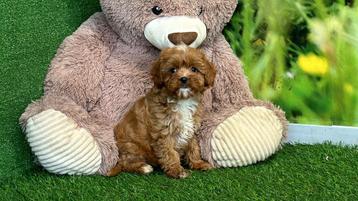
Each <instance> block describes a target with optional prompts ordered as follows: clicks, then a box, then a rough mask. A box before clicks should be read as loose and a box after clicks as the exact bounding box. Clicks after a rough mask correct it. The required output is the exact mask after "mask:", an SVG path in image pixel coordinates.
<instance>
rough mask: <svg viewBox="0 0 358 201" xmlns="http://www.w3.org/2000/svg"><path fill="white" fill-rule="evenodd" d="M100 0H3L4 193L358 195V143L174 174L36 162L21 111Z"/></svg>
mask: <svg viewBox="0 0 358 201" xmlns="http://www.w3.org/2000/svg"><path fill="white" fill-rule="evenodd" d="M99 10H100V7H99V4H98V1H97V0H77V1H72V0H52V1H36V0H17V1H1V2H0V19H1V22H2V24H1V26H0V36H1V37H0V75H1V78H0V86H1V88H0V200H94V199H100V200H157V199H159V200H219V199H220V200H255V199H256V200H306V199H309V200H358V189H357V188H356V187H357V186H358V182H357V181H358V178H357V173H358V172H357V171H358V170H357V169H358V151H357V148H347V147H337V146H333V145H327V144H325V145H315V146H304V145H299V146H291V145H289V146H285V147H284V149H283V150H282V151H280V152H279V153H278V154H277V155H275V156H273V157H272V158H270V159H269V160H267V161H265V162H263V163H260V164H257V165H253V166H249V167H245V168H232V169H218V170H213V171H210V172H205V173H203V172H194V173H193V175H192V176H191V177H190V178H189V179H185V180H180V181H179V180H172V179H168V178H166V177H165V176H164V175H163V174H162V173H161V172H160V171H159V172H158V171H157V172H155V173H154V174H152V175H149V176H138V175H134V174H121V175H119V176H118V177H114V178H105V177H101V176H81V177H80V176H56V175H52V174H49V173H47V172H45V171H43V170H42V169H41V168H38V167H36V166H34V165H33V162H32V160H33V158H32V156H31V152H30V149H29V146H28V144H27V143H26V140H25V138H24V135H23V134H22V133H21V129H20V126H19V125H18V118H19V116H20V115H21V113H22V112H23V111H24V109H25V108H26V106H27V105H28V104H29V103H30V102H31V101H32V100H36V99H38V98H39V97H41V95H42V93H43V80H44V78H45V75H46V72H47V66H48V64H49V63H50V61H51V59H52V58H53V56H54V54H55V53H56V50H57V48H58V46H59V45H60V44H61V42H62V41H63V39H64V38H65V37H66V36H68V35H70V34H71V33H72V32H73V31H74V30H75V29H76V28H77V27H78V26H79V25H80V24H81V23H82V22H83V21H84V20H86V19H87V18H88V17H89V16H90V15H91V14H92V13H94V12H96V11H99Z"/></svg>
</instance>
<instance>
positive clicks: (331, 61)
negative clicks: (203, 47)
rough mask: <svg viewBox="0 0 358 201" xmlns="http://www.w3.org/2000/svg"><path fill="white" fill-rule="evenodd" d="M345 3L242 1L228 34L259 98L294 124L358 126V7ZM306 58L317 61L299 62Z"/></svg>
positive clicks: (308, 0)
mask: <svg viewBox="0 0 358 201" xmlns="http://www.w3.org/2000/svg"><path fill="white" fill-rule="evenodd" d="M347 2H350V3H349V5H347V3H346V2H345V1H342V0H340V1H333V0H332V1H328V0H326V1H324V0H314V1H312V0H271V1H266V0H254V1H252V0H240V1H239V6H238V9H237V12H236V13H235V15H234V17H233V19H232V21H231V23H230V24H229V26H228V27H227V28H226V29H225V31H224V33H225V36H226V38H227V39H228V41H229V42H230V44H231V46H232V48H233V50H234V52H235V53H236V54H237V55H238V56H239V57H240V58H241V59H242V60H243V63H244V69H245V72H246V74H247V76H248V78H249V81H250V87H251V88H252V90H253V92H254V94H255V96H256V97H257V98H261V99H265V100H271V101H273V102H274V103H276V104H278V105H280V106H281V107H282V108H283V110H284V111H285V112H286V114H287V117H288V118H289V120H290V121H291V122H299V123H311V124H312V123H314V124H315V123H316V124H339V125H355V126H357V125H358V91H357V88H358V79H357V76H358V6H357V4H356V5H353V4H352V1H347ZM307 54H310V55H314V57H316V58H317V59H315V60H312V59H309V60H308V61H306V62H301V63H299V62H298V59H304V58H306V55H307ZM318 60H320V61H322V62H323V63H327V64H326V65H327V68H325V66H326V65H323V64H320V63H318ZM317 69H321V70H324V69H326V70H324V71H327V72H326V73H315V72H314V71H317Z"/></svg>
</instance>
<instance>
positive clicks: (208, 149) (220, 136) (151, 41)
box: [20, 0, 287, 175]
mask: <svg viewBox="0 0 358 201" xmlns="http://www.w3.org/2000/svg"><path fill="white" fill-rule="evenodd" d="M100 4H101V7H102V12H98V13H95V14H93V15H92V16H91V17H90V18H89V19H88V20H87V21H85V22H84V23H83V24H82V25H81V26H80V27H79V28H78V29H77V30H76V31H75V32H74V33H73V34H72V35H71V36H69V37H67V38H66V39H65V40H64V42H63V43H62V45H61V46H60V47H59V49H58V51H57V54H56V55H55V57H54V59H53V60H52V62H51V64H50V67H49V70H48V73H47V76H46V79H45V82H44V95H43V97H41V99H40V100H37V101H34V102H33V103H31V104H30V105H29V106H28V107H27V108H26V110H25V112H24V113H23V114H22V115H21V117H20V124H21V125H22V128H23V130H24V133H25V134H26V138H27V141H28V143H29V145H30V147H31V150H32V152H33V153H34V155H35V157H36V158H37V160H38V162H39V163H40V165H41V166H43V167H44V168H45V169H46V170H47V171H49V172H51V173H55V174H70V175H73V174H74V175H90V174H101V175H107V172H108V170H109V169H111V168H112V167H113V166H114V165H115V164H116V163H117V159H118V153H119V151H120V150H118V148H117V146H116V142H115V137H114V133H113V127H114V125H115V124H116V123H117V122H118V121H120V120H121V118H122V117H123V115H124V114H125V113H126V112H127V110H128V109H129V108H130V107H131V105H132V104H133V103H134V102H135V101H136V100H137V99H138V98H139V97H141V96H143V95H144V94H145V93H146V92H147V91H148V90H149V89H150V88H151V87H152V85H153V83H152V82H151V77H150V73H149V69H150V66H151V63H152V62H153V61H154V60H155V59H156V58H157V57H158V56H159V53H160V50H161V49H164V48H168V47H173V46H175V45H178V44H183V43H184V44H186V45H188V46H190V47H194V48H200V49H201V50H202V51H203V52H204V53H205V54H206V55H207V57H208V58H209V59H210V60H211V62H212V63H214V64H215V65H216V68H217V78H216V80H215V85H214V87H213V88H211V89H210V90H208V91H207V92H206V94H205V96H204V101H203V102H204V105H205V115H204V117H203V122H202V125H201V128H200V129H199V132H198V133H197V137H198V139H199V144H200V147H201V155H202V157H203V158H204V159H205V160H207V161H208V162H209V163H211V164H212V165H213V166H215V167H240V166H245V165H249V164H254V163H256V162H258V161H262V160H264V159H266V158H268V157H269V156H270V155H272V154H273V153H275V152H276V151H277V150H278V149H279V148H280V147H281V143H282V140H283V139H284V138H285V136H286V134H287V121H286V118H285V115H284V112H283V111H282V110H280V109H279V108H278V107H276V106H274V105H273V104H272V103H270V102H265V101H260V100H256V99H255V98H254V97H253V94H252V92H251V91H250V89H249V86H248V81H247V79H246V77H245V75H244V72H243V69H242V64H241V62H240V60H239V59H238V58H237V57H236V56H235V54H234V53H233V51H232V50H231V48H230V45H229V44H228V42H227V41H226V40H225V38H224V36H223V34H222V33H221V32H222V30H223V28H224V26H225V24H226V23H228V22H229V21H230V18H231V16H232V15H233V13H234V11H235V8H236V6H237V0H205V1H204V0H199V1H187V0H173V1H169V0H162V1H157V0H147V1H140V0H131V1H124V0H115V1H114V0H100Z"/></svg>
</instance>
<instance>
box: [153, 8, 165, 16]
mask: <svg viewBox="0 0 358 201" xmlns="http://www.w3.org/2000/svg"><path fill="white" fill-rule="evenodd" d="M152 12H153V13H154V14H156V15H160V14H162V12H163V9H162V8H161V7H159V6H154V7H153V8H152Z"/></svg>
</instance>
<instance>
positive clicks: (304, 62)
mask: <svg viewBox="0 0 358 201" xmlns="http://www.w3.org/2000/svg"><path fill="white" fill-rule="evenodd" d="M298 66H299V67H300V68H301V69H302V70H303V71H304V72H306V73H308V74H311V75H320V76H322V75H325V74H326V73H327V72H328V62H327V59H326V58H324V57H319V56H317V55H315V54H312V53H310V54H308V55H300V56H299V57H298Z"/></svg>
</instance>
